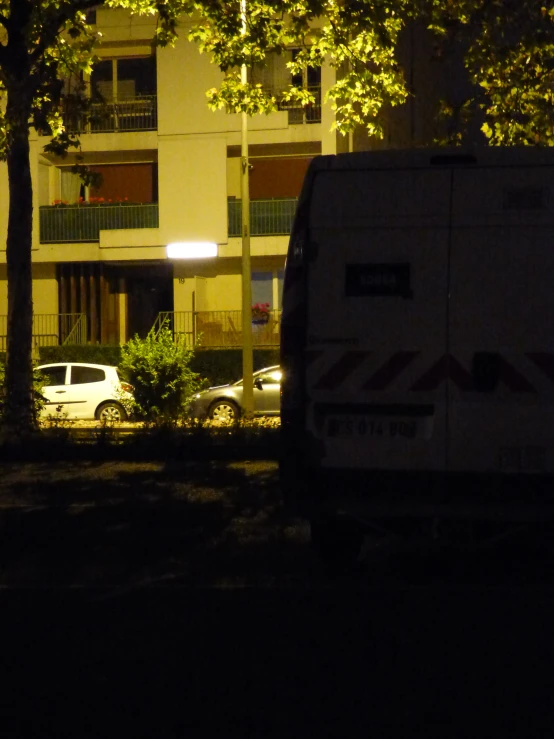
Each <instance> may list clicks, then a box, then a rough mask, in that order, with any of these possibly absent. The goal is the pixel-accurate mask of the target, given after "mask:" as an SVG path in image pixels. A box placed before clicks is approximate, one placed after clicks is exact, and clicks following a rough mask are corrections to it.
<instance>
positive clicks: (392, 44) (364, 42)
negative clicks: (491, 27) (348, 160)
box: [189, 0, 411, 136]
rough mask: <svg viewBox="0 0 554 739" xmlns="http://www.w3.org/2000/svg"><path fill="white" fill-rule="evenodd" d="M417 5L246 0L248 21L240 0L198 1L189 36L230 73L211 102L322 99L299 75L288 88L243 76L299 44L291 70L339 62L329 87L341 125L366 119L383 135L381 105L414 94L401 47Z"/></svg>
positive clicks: (266, 108)
mask: <svg viewBox="0 0 554 739" xmlns="http://www.w3.org/2000/svg"><path fill="white" fill-rule="evenodd" d="M410 8H411V3H410V2H409V1H408V0H344V2H341V3H337V2H336V1H335V0H283V1H282V2H277V1H271V0H262V2H260V1H259V0H255V1H254V2H248V3H247V4H246V13H245V19H244V20H245V23H244V27H243V22H242V18H241V5H240V2H239V1H237V0H233V1H232V2H223V1H221V0H220V1H218V0H216V1H215V2H213V1H212V0H205V1H199V2H195V3H194V9H195V12H196V17H197V19H198V20H197V22H196V23H195V24H194V27H193V29H192V30H191V31H190V34H189V37H190V38H191V39H193V40H194V41H196V42H197V43H198V45H199V48H200V51H202V52H207V53H210V54H211V55H212V58H213V60H214V62H215V63H216V64H217V65H219V67H220V68H221V70H222V71H223V72H224V74H225V78H224V80H223V82H222V84H221V86H220V88H219V89H216V88H213V89H211V90H210V91H209V92H208V101H209V105H210V107H211V108H213V109H218V108H223V109H226V110H228V111H231V112H235V113H238V112H243V111H245V112H247V113H248V114H249V115H251V114H254V113H269V112H271V111H274V110H277V104H278V100H277V97H276V94H275V93H278V94H279V101H280V102H281V101H283V102H285V103H286V102H296V103H299V104H301V105H309V104H310V103H314V102H315V98H314V95H313V93H311V92H310V91H309V90H307V89H305V88H303V87H302V85H299V84H293V83H292V82H291V84H289V85H288V86H286V87H285V88H284V89H283V90H266V89H263V87H262V85H261V84H255V83H252V82H248V83H247V84H241V80H240V72H239V69H240V67H241V65H243V64H244V65H246V66H247V67H248V68H250V69H252V68H253V67H254V65H256V64H263V63H264V61H265V60H266V59H267V57H268V55H270V54H283V53H284V52H285V51H286V50H287V49H290V48H295V49H296V50H297V53H296V55H295V57H294V59H291V60H289V61H288V62H287V67H288V69H289V71H290V73H291V77H293V78H294V75H298V74H299V73H301V72H302V70H303V69H305V68H308V67H320V66H321V65H322V63H323V62H324V61H326V62H328V63H329V65H330V66H331V67H332V68H334V69H336V70H337V72H338V75H337V77H338V79H337V81H336V82H335V84H333V85H332V86H331V87H330V89H329V90H328V91H327V93H326V98H327V100H328V101H329V102H330V103H331V105H332V108H333V110H334V111H335V115H336V122H335V126H336V128H337V129H338V130H339V131H341V132H342V133H345V132H347V131H350V130H352V129H353V128H354V127H356V126H359V125H361V126H365V127H366V128H367V130H368V132H369V133H370V134H371V135H377V136H380V135H382V127H381V123H380V121H379V118H378V114H379V111H380V109H381V108H382V107H383V105H385V104H386V103H388V104H391V105H397V104H399V103H402V102H403V101H404V100H405V98H406V96H407V92H406V85H405V80H404V74H403V71H402V69H401V67H400V65H399V64H398V62H397V59H396V55H395V50H396V44H397V42H398V36H399V34H400V31H401V30H402V28H403V26H404V25H405V23H406V21H407V19H408V18H409V17H410Z"/></svg>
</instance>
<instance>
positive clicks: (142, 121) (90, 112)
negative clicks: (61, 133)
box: [64, 95, 158, 133]
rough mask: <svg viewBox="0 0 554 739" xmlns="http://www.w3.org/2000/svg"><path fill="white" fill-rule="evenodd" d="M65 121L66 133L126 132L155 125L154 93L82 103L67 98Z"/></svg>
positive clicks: (155, 103)
mask: <svg viewBox="0 0 554 739" xmlns="http://www.w3.org/2000/svg"><path fill="white" fill-rule="evenodd" d="M64 122H65V125H66V128H67V130H68V132H69V133H129V132H131V131H155V130H157V128H158V106H157V95H139V96H136V97H133V98H122V99H118V100H114V101H110V102H95V103H90V105H89V107H88V109H87V110H86V111H84V110H83V107H82V104H81V105H80V104H78V103H75V104H73V105H72V104H71V102H70V101H67V102H66V104H65V111H64Z"/></svg>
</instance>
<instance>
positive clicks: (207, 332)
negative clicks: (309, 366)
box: [154, 310, 281, 348]
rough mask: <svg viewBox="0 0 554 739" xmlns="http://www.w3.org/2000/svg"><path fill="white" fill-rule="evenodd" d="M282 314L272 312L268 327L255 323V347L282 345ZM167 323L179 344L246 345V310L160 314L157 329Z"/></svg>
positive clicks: (253, 339)
mask: <svg viewBox="0 0 554 739" xmlns="http://www.w3.org/2000/svg"><path fill="white" fill-rule="evenodd" d="M280 320H281V311H280V310H272V311H270V312H269V321H268V322H267V323H264V324H252V342H253V344H254V346H278V345H279V341H280V338H281V334H280ZM165 322H167V325H168V326H169V328H170V329H171V331H172V332H173V336H174V338H175V341H178V342H183V343H184V344H185V345H186V346H189V347H191V348H192V347H194V346H200V347H212V348H216V347H217V348H225V347H241V346H242V311H240V310H220V311H194V312H193V311H176V312H163V313H159V314H158V317H157V319H156V322H155V324H154V330H155V331H159V329H160V327H161V326H162V325H163V324H164V323H165Z"/></svg>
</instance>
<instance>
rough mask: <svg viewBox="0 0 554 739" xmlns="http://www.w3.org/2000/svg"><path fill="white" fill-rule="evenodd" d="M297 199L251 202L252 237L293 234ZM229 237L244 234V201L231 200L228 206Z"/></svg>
mask: <svg viewBox="0 0 554 739" xmlns="http://www.w3.org/2000/svg"><path fill="white" fill-rule="evenodd" d="M296 203H297V199H296V198H275V199H273V200H252V201H250V234H251V236H280V235H286V236H288V235H289V234H290V232H291V228H292V222H293V219H294V214H295V212H296ZM227 209H228V218H229V236H240V235H241V234H242V201H241V200H235V199H234V198H233V199H230V200H229V201H228V205H227Z"/></svg>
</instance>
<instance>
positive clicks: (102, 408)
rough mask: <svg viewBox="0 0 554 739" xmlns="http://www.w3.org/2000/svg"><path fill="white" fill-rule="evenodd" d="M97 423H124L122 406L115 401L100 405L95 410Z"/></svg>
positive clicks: (124, 415)
mask: <svg viewBox="0 0 554 739" xmlns="http://www.w3.org/2000/svg"><path fill="white" fill-rule="evenodd" d="M95 415H96V420H97V421H126V420H127V413H126V412H125V409H124V408H123V406H121V405H120V404H119V403H116V402H115V401H107V402H106V403H102V404H101V405H99V406H98V408H97V409H96V413H95Z"/></svg>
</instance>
